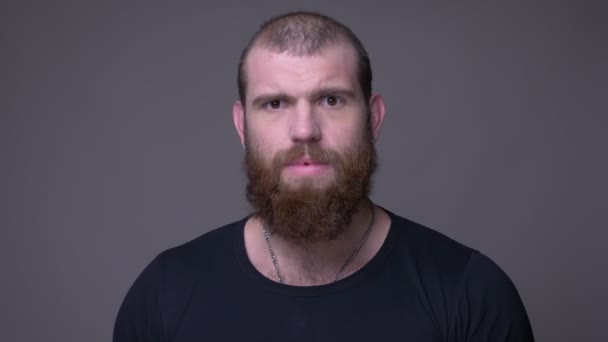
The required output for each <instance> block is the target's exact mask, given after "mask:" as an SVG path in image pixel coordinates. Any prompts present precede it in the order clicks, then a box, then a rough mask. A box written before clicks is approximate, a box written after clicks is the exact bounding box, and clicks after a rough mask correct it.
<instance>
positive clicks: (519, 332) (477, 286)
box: [453, 252, 534, 342]
mask: <svg viewBox="0 0 608 342" xmlns="http://www.w3.org/2000/svg"><path fill="white" fill-rule="evenodd" d="M457 303H458V304H457V305H456V309H455V310H456V312H455V317H456V318H455V322H454V326H453V328H454V330H453V331H454V337H455V338H454V339H453V340H454V341H463V342H515V341H517V342H533V341H534V336H533V334H532V327H531V326H530V321H529V319H528V315H527V314H526V310H525V308H524V305H523V303H522V301H521V298H520V297H519V294H518V293H517V290H516V288H515V286H514V285H513V283H512V282H511V280H510V279H509V277H508V276H507V275H506V274H505V273H504V272H503V271H502V270H501V269H500V268H499V267H498V265H496V264H495V263H494V262H493V261H492V260H490V259H489V258H488V257H486V256H484V255H482V254H480V253H479V252H473V254H472V255H471V259H470V260H469V263H468V265H467V268H466V270H465V273H464V277H463V281H462V284H461V289H460V294H459V298H458V300H457Z"/></svg>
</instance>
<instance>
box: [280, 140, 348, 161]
mask: <svg viewBox="0 0 608 342" xmlns="http://www.w3.org/2000/svg"><path fill="white" fill-rule="evenodd" d="M304 156H307V157H309V158H310V159H312V160H314V161H317V162H320V163H327V164H335V163H336V162H338V161H339V160H340V155H339V154H338V153H337V152H336V151H334V150H332V149H326V148H323V147H321V146H319V145H318V144H310V143H297V144H295V145H294V146H292V147H290V148H289V149H287V150H284V151H279V152H277V153H276V155H275V157H274V158H273V159H274V160H273V164H274V165H275V166H277V167H281V166H284V165H286V164H290V163H293V162H295V161H296V160H298V159H300V158H302V157H304Z"/></svg>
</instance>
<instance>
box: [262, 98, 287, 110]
mask: <svg viewBox="0 0 608 342" xmlns="http://www.w3.org/2000/svg"><path fill="white" fill-rule="evenodd" d="M283 105H284V104H283V101H281V100H272V101H268V102H266V103H265V104H264V107H265V108H267V109H279V108H281V107H282V106H283Z"/></svg>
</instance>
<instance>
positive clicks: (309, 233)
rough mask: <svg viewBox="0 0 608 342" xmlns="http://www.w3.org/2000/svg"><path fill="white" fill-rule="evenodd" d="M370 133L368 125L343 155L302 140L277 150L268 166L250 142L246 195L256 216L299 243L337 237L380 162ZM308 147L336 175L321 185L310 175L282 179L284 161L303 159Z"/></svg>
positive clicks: (312, 155) (248, 145) (312, 157)
mask: <svg viewBox="0 0 608 342" xmlns="http://www.w3.org/2000/svg"><path fill="white" fill-rule="evenodd" d="M371 137H372V135H371V131H370V130H369V129H368V130H367V134H366V136H365V137H364V139H362V141H361V143H360V144H359V146H355V147H354V148H352V149H350V150H348V151H346V152H344V153H342V154H340V153H338V152H337V151H334V150H329V149H323V148H321V147H320V146H319V145H318V144H316V143H310V144H303V143H300V144H297V145H294V146H293V147H292V148H290V149H289V150H286V151H280V152H278V153H277V154H276V155H275V157H274V158H273V159H272V162H271V163H270V165H266V163H265V162H264V160H263V159H262V158H260V157H259V155H258V154H257V151H256V150H255V144H251V143H248V144H247V148H246V152H245V169H246V172H247V178H248V183H247V200H248V201H249V203H250V204H251V206H252V208H253V210H254V215H256V216H257V217H258V218H260V219H261V220H262V222H263V223H264V224H265V225H266V227H267V229H269V231H270V232H271V233H272V234H278V235H279V236H281V237H283V238H286V239H289V240H291V241H293V242H296V243H311V242H320V241H329V240H333V239H336V238H337V237H338V236H340V235H341V234H342V233H343V232H344V230H345V229H346V227H347V226H348V224H349V223H350V222H351V219H352V216H353V214H355V212H356V211H357V207H358V205H359V204H360V203H361V201H362V200H363V199H366V198H367V197H368V196H369V194H370V191H371V177H372V175H373V173H374V171H375V170H376V167H377V157H376V150H375V148H374V145H373V143H372V140H371ZM305 152H307V154H308V156H310V158H311V159H313V160H315V161H319V162H323V163H328V164H329V165H330V166H331V167H332V168H333V170H334V176H335V177H334V180H333V181H332V183H331V184H329V185H328V186H326V187H325V188H322V189H320V188H318V187H316V186H315V184H314V182H313V180H312V179H308V180H304V181H303V182H301V183H299V184H298V185H297V186H296V187H290V186H287V185H286V184H284V183H283V182H282V181H281V173H282V170H283V168H284V167H285V165H286V164H288V163H290V162H292V161H294V160H297V159H298V158H301V157H302V156H303V155H304V154H305Z"/></svg>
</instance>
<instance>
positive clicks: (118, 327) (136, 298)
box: [113, 257, 162, 342]
mask: <svg viewBox="0 0 608 342" xmlns="http://www.w3.org/2000/svg"><path fill="white" fill-rule="evenodd" d="M161 266H162V265H161V260H160V257H156V258H155V259H154V260H153V261H152V262H151V263H150V264H149V265H148V266H147V267H146V268H145V269H144V270H143V272H142V273H141V274H140V275H139V277H137V279H136V280H135V282H134V283H133V285H132V286H131V288H130V289H129V291H128V292H127V295H126V297H125V299H124V300H123V302H122V305H121V306H120V309H119V311H118V316H117V317H116V322H115V324H114V336H113V342H144V341H145V342H160V341H162V317H161V310H160V304H159V303H160V298H159V296H160V293H161V286H162V267H161Z"/></svg>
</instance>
